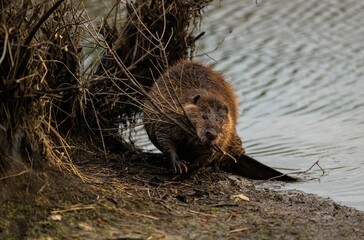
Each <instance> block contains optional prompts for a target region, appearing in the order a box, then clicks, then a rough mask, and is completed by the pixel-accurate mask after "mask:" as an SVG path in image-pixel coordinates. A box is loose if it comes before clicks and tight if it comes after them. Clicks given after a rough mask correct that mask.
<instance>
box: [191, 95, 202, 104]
mask: <svg viewBox="0 0 364 240" xmlns="http://www.w3.org/2000/svg"><path fill="white" fill-rule="evenodd" d="M200 98H201V96H200V95H196V96H195V97H194V98H193V100H192V102H193V104H197V102H198V100H199V99H200Z"/></svg>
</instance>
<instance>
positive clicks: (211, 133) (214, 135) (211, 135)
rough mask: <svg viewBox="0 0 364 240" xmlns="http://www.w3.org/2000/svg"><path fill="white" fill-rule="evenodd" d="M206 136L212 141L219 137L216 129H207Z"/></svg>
mask: <svg viewBox="0 0 364 240" xmlns="http://www.w3.org/2000/svg"><path fill="white" fill-rule="evenodd" d="M206 138H207V140H209V141H210V142H212V141H214V140H215V139H216V138H217V133H216V132H215V131H207V132H206Z"/></svg>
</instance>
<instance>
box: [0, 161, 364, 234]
mask: <svg viewBox="0 0 364 240" xmlns="http://www.w3.org/2000/svg"><path fill="white" fill-rule="evenodd" d="M81 159H82V160H81ZM102 162H104V163H102ZM105 162H107V164H105ZM78 164H79V168H80V170H81V172H82V173H83V176H85V177H87V178H85V179H84V180H85V181H81V179H80V178H79V177H75V176H73V175H70V174H65V173H64V172H63V173H58V172H53V173H52V171H49V170H48V171H45V172H47V174H53V175H58V177H56V178H55V177H54V176H52V178H49V177H44V176H45V172H44V173H39V172H38V173H37V175H34V173H33V177H35V178H38V179H40V178H41V176H43V179H44V180H45V181H48V182H46V183H45V184H38V189H33V192H34V191H35V194H34V195H30V194H28V195H26V194H25V197H23V198H19V194H18V195H17V198H15V197H14V196H15V195H13V198H11V197H10V195H9V194H8V201H3V202H2V204H1V205H2V206H1V209H2V211H1V219H2V220H1V222H0V229H1V231H0V236H1V238H10V239H23V238H26V239H283V238H284V239H343V238H345V239H362V238H363V237H364V229H363V227H362V226H363V225H364V212H361V211H358V210H355V209H353V208H349V207H345V206H341V205H339V204H337V203H335V202H333V201H332V200H330V199H328V198H322V197H319V196H317V195H313V194H307V193H303V192H299V191H276V190H272V188H271V187H269V184H266V183H264V182H262V181H253V180H248V179H244V178H241V177H236V176H233V175H230V174H227V173H224V172H221V171H219V170H216V169H205V170H202V171H200V172H199V174H198V175H195V176H193V177H191V178H188V179H182V180H176V179H174V177H173V175H171V174H169V173H168V170H166V169H165V168H160V167H158V166H157V165H155V164H154V165H153V164H152V165H150V164H149V163H148V164H147V163H146V162H143V161H140V160H139V161H138V160H133V161H127V162H126V161H124V160H123V159H121V158H120V156H117V155H115V156H113V157H109V158H108V159H103V157H102V155H101V154H100V155H94V154H92V155H91V154H89V155H88V156H87V155H80V156H79V163H78ZM30 176H31V175H28V174H23V175H21V176H17V177H14V179H13V180H14V183H15V182H17V184H15V185H13V189H18V190H20V188H21V187H22V186H23V187H24V184H23V185H22V184H21V182H23V183H24V181H26V180H27V179H29V177H30ZM36 176H37V177H36ZM15 179H16V181H15ZM46 179H52V182H49V180H46ZM16 185H18V186H17V187H20V188H14V187H16ZM25 185H26V184H25ZM3 186H4V185H3ZM8 186H9V185H8ZM3 190H4V189H2V193H3V194H2V195H3V196H4V191H3ZM15 192H16V191H13V193H15ZM8 193H9V192H8ZM16 199H18V201H17V200H16Z"/></svg>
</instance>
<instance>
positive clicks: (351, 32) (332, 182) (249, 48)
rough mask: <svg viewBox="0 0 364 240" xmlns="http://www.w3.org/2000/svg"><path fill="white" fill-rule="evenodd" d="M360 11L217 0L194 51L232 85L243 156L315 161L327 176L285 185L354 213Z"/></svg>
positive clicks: (361, 124) (360, 106)
mask: <svg viewBox="0 0 364 240" xmlns="http://www.w3.org/2000/svg"><path fill="white" fill-rule="evenodd" d="M96 2H97V1H96ZM97 6H98V5H97V4H96V7H94V9H93V11H95V12H96V15H95V16H99V15H98V14H99V11H97V9H96V8H98V7H97ZM91 9H92V6H91ZM363 10H364V2H361V1H354V0H348V1H340V0H330V1H329V0H325V1H315V0H296V1H283V0H270V1H258V6H256V4H255V1H254V0H251V1H250V0H249V1H248V0H230V1H229V2H219V1H216V3H215V5H213V6H211V7H209V8H208V9H207V10H206V15H205V16H204V18H203V22H202V26H201V31H206V34H205V36H204V37H203V38H201V39H200V40H199V41H198V51H197V55H198V57H197V59H199V60H200V61H202V62H205V63H208V64H209V65H211V66H213V67H214V69H216V70H219V71H221V72H223V73H224V74H225V75H226V77H227V78H228V80H229V81H230V82H231V83H232V84H233V86H234V88H235V90H236V92H237V94H238V97H239V104H240V106H241V109H242V111H241V116H240V119H239V124H238V132H239V135H240V136H241V137H242V138H243V140H244V145H245V147H246V149H247V151H248V153H249V155H251V156H253V157H255V158H256V159H258V160H259V161H261V162H263V163H265V164H267V165H269V166H272V167H283V168H290V169H298V170H306V169H308V168H309V167H310V166H311V165H312V164H314V163H315V162H316V161H317V160H319V165H320V166H321V167H322V168H323V169H324V174H323V171H322V170H321V169H320V168H319V167H317V166H314V167H313V168H312V170H311V171H310V172H309V176H308V177H309V178H316V179H315V180H307V181H304V182H302V183H295V184H289V185H287V186H286V188H292V189H293V188H294V189H299V190H303V191H306V192H311V193H317V194H319V195H321V196H328V197H331V198H332V199H334V200H335V201H337V202H340V203H342V204H345V205H348V206H352V207H356V208H358V209H361V210H364V178H363V177H362V172H364V158H363V156H364V148H363V143H364V79H362V78H363V77H362V76H363V75H364V68H363V65H364V14H362V13H363ZM216 47H217V49H216ZM141 142H144V143H145V139H143V138H142V139H141ZM322 174H323V176H322Z"/></svg>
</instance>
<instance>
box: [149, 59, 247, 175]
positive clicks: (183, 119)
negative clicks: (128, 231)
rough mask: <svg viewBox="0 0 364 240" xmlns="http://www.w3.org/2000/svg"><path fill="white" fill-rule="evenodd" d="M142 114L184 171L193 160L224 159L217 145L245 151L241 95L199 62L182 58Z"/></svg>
mask: <svg viewBox="0 0 364 240" xmlns="http://www.w3.org/2000/svg"><path fill="white" fill-rule="evenodd" d="M143 116H144V119H143V120H144V125H145V129H146V131H147V133H148V136H149V138H150V140H151V141H152V142H153V144H154V145H155V146H156V147H157V148H158V149H159V150H161V151H162V152H163V153H166V154H168V155H169V156H170V158H171V163H172V165H173V167H174V169H175V170H176V171H179V172H181V173H182V172H187V165H188V164H189V168H191V167H192V168H198V167H201V166H204V165H206V164H208V163H210V162H211V161H213V160H219V159H222V158H223V157H222V154H221V153H220V154H218V153H216V152H215V151H213V148H212V146H213V145H217V146H219V147H220V148H221V149H222V150H223V151H226V152H228V153H229V154H231V155H233V156H234V155H240V154H241V153H244V148H243V147H242V143H241V140H240V138H239V137H238V135H237V133H236V122H237V117H238V103H237V98H236V95H235V93H234V91H233V89H232V87H231V86H230V84H229V83H228V82H227V81H226V80H225V79H224V77H223V76H222V75H221V74H220V73H218V72H216V71H213V70H212V69H211V68H209V67H206V66H203V65H201V64H199V63H196V62H192V61H180V62H179V63H177V64H176V65H174V66H172V67H170V68H169V69H168V70H167V72H166V73H165V74H163V75H162V76H161V77H160V78H158V79H157V80H156V82H155V84H154V85H153V86H152V88H151V90H150V92H149V94H148V97H147V100H146V101H145V104H144V108H143Z"/></svg>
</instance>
